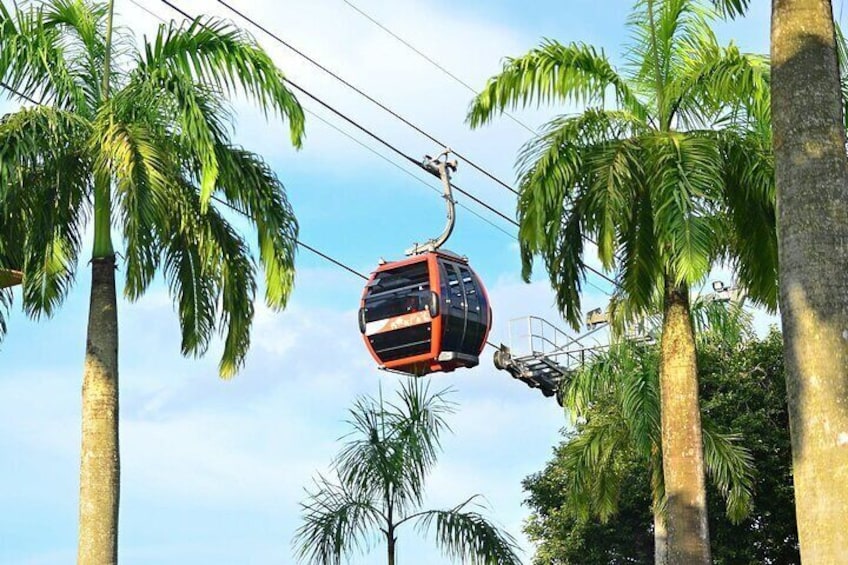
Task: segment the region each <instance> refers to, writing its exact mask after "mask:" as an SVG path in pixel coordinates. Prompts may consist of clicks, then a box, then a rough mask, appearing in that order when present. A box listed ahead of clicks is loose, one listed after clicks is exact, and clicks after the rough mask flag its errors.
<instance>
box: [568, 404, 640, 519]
mask: <svg viewBox="0 0 848 565" xmlns="http://www.w3.org/2000/svg"><path fill="white" fill-rule="evenodd" d="M602 402H603V401H602ZM629 440H630V433H629V431H628V425H627V422H626V421H625V420H624V419H623V417H622V414H621V413H620V412H619V411H617V410H615V409H612V410H609V411H604V410H595V411H593V416H592V418H590V419H589V420H588V421H587V422H585V423H584V424H582V425H580V426H579V427H578V433H577V435H576V436H575V437H574V438H573V439H572V440H571V441H569V442H568V443H567V444H566V445H565V446H564V447H563V448H562V464H563V465H564V466H565V467H566V469H567V472H566V473H565V476H566V477H567V478H568V481H567V483H566V484H565V485H564V486H565V493H566V495H567V497H568V500H569V504H571V505H572V506H573V507H574V508H575V510H577V512H578V513H579V514H580V515H582V516H583V519H585V520H588V519H589V518H590V517H591V516H598V518H600V519H601V521H604V522H605V521H607V520H608V519H609V518H610V517H611V516H613V515H614V514H615V513H616V512H617V511H618V501H619V497H620V493H621V487H622V475H621V473H620V471H621V468H620V466H619V465H618V463H619V461H618V458H619V456H621V455H622V454H623V453H624V452H625V451H627V450H628V449H629Z"/></svg>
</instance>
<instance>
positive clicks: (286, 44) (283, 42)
mask: <svg viewBox="0 0 848 565" xmlns="http://www.w3.org/2000/svg"><path fill="white" fill-rule="evenodd" d="M130 1H133V2H134V1H135V0H130ZM160 1H161V2H162V3H164V4H166V5H167V6H169V7H171V8H172V9H174V10H176V11H177V12H179V13H181V14H182V15H183V16H184V17H186V18H189V19H192V18H191V16H190V15H189V14H187V13H186V12H184V11H183V10H181V9H179V8H177V7H176V6H174V5H173V4H172V3H171V2H170V1H169V0H160ZM216 1H217V2H218V3H219V4H221V5H222V6H224V7H225V8H226V9H228V10H229V11H230V12H232V13H234V14H236V15H237V16H238V17H240V18H241V19H243V20H244V21H246V22H248V23H249V24H251V25H252V26H254V27H255V28H256V29H258V30H260V31H261V32H263V33H264V34H266V35H267V36H268V37H270V38H271V39H273V40H275V41H276V42H278V43H279V44H280V45H283V46H284V47H286V48H287V49H289V50H290V51H292V52H293V53H295V54H297V55H298V56H300V57H302V58H303V59H304V60H306V61H308V62H309V63H311V64H312V65H313V66H315V67H316V68H318V69H320V70H321V71H323V72H325V73H326V74H328V75H329V76H331V77H333V78H334V79H336V80H337V81H339V82H340V83H341V84H343V85H345V86H346V87H348V88H350V89H351V90H353V91H354V92H356V93H357V94H359V95H360V96H362V97H363V98H365V99H366V100H368V101H369V102H371V103H372V104H374V105H376V106H377V107H379V108H381V109H382V110H384V111H385V112H387V113H389V114H390V115H392V116H393V117H395V118H397V119H398V120H400V121H401V122H403V123H404V124H405V125H407V126H409V127H410V128H412V129H413V130H415V131H416V132H418V133H420V134H421V135H423V136H424V137H426V138H427V139H429V140H430V141H432V142H434V143H436V144H437V145H440V146H442V147H448V144H445V143H444V142H442V141H439V140H438V139H436V138H435V137H434V136H432V135H430V134H429V133H427V132H426V131H424V130H423V129H421V128H420V127H419V126H417V125H415V124H414V123H412V122H410V121H409V120H407V119H406V118H404V117H403V116H401V115H400V114H398V113H397V112H395V111H394V110H392V109H391V108H389V107H388V106H386V105H385V104H383V103H382V102H380V101H379V100H377V99H375V98H374V97H372V96H371V95H369V94H368V93H366V92H364V91H363V90H361V89H360V88H358V87H356V86H355V85H353V84H351V83H350V82H349V81H347V80H346V79H344V78H343V77H341V76H339V75H338V74H337V73H335V72H333V71H332V70H330V69H329V68H327V67H326V66H324V65H323V64H321V63H320V62H318V61H317V60H315V59H314V58H312V57H310V56H309V55H307V54H306V53H304V52H303V51H301V50H300V49H298V48H297V47H295V46H294V45H292V44H291V43H289V42H287V41H286V40H284V39H283V38H282V37H280V36H279V35H277V34H276V33H274V32H273V31H271V30H269V29H268V28H267V27H265V26H263V25H262V24H260V23H258V22H257V21H256V20H255V19H253V18H251V17H250V16H248V15H247V14H245V13H244V12H243V11H241V10H239V9H237V8H235V7H234V6H232V5H231V4H230V3H229V2H227V1H226V0H216ZM342 1H343V2H345V3H346V4H348V5H349V6H350V7H351V8H353V9H354V10H356V11H357V12H359V13H360V14H361V15H362V16H364V17H366V18H367V19H369V20H370V21H372V22H373V23H374V24H375V25H377V26H379V27H380V28H381V29H383V30H384V31H385V32H386V33H389V34H390V35H392V37H394V38H395V39H397V40H398V41H400V42H401V43H403V44H404V45H406V46H407V47H409V48H410V49H412V50H413V51H415V52H416V53H418V54H419V55H421V56H422V57H424V58H425V59H427V60H428V61H429V62H430V63H432V64H434V65H435V66H436V67H438V68H439V69H441V70H442V71H443V72H445V73H447V74H448V75H449V76H451V77H452V78H453V79H454V80H457V81H459V82H460V83H461V84H462V85H463V86H465V87H466V88H468V89H469V90H471V91H472V92H474V93H475V94H478V92H477V91H476V90H474V88H473V87H471V86H470V85H468V84H467V83H465V82H464V81H462V79H460V78H458V77H456V76H454V75H453V74H452V73H451V72H450V71H448V70H447V69H445V68H443V67H442V66H441V65H439V64H438V63H437V62H435V61H433V60H432V59H430V58H429V57H428V56H427V55H426V54H424V53H422V52H420V51H419V50H418V49H416V48H415V47H414V46H413V45H411V44H409V43H408V42H406V41H405V40H404V39H403V38H401V37H399V36H398V35H396V34H395V33H394V32H392V31H391V30H390V29H388V28H386V27H385V26H384V25H383V24H381V23H380V22H379V21H377V20H376V19H374V18H372V17H371V16H370V15H368V14H367V13H365V12H364V11H362V10H361V9H360V8H359V7H357V6H356V5H355V4H353V3H352V2H349V1H348V0H342ZM286 80H287V82H288V83H289V84H290V85H291V86H292V87H293V88H294V89H295V90H298V91H299V92H301V93H303V94H305V95H306V96H308V97H309V98H311V99H312V100H314V101H315V102H317V103H318V104H320V105H322V106H324V107H325V108H326V109H328V110H329V111H331V112H333V113H334V114H336V115H337V116H338V117H340V118H342V119H344V120H345V121H347V122H348V123H350V124H351V125H353V126H354V127H356V128H358V129H360V130H361V131H362V132H363V133H365V134H367V135H369V136H370V137H372V138H373V139H375V140H376V141H378V142H380V143H381V144H383V145H385V146H386V147H388V148H389V149H391V150H392V151H394V152H396V153H398V154H399V155H400V156H402V157H404V158H405V159H408V160H410V161H411V162H413V163H415V165H416V166H418V167H421V168H422V169H423V168H424V166H423V164H422V163H421V162H420V161H418V160H416V159H413V158H411V157H409V156H408V155H406V154H404V153H402V152H400V151H398V150H397V149H396V148H394V147H392V146H391V145H390V144H389V143H388V142H386V141H384V140H383V139H382V138H380V137H378V136H376V135H375V134H373V133H372V132H371V131H369V130H368V129H367V128H364V127H363V126H361V125H360V124H358V123H356V122H355V121H353V120H351V119H350V118H348V117H347V116H346V115H344V114H343V113H341V112H339V111H338V110H336V109H335V108H333V107H332V106H330V105H329V104H327V103H326V102H324V101H323V100H320V99H319V98H317V97H316V96H315V95H313V94H312V93H310V92H308V91H306V90H305V89H304V88H303V87H300V86H299V85H297V84H295V83H294V82H292V81H291V80H290V79H286ZM506 115H507V116H509V117H510V118H512V119H513V120H514V121H516V122H517V123H518V124H520V125H521V126H523V127H524V128H525V129H527V130H528V131H530V133H532V134H533V135H534V136H535V135H538V134H537V133H536V132H535V131H534V130H533V129H532V128H530V127H529V126H527V125H526V124H524V123H522V122H520V121H518V120H517V119H516V118H515V117H513V116H511V115H510V114H508V113H507V114H506ZM451 152H452V153H453V154H454V155H456V156H457V158H459V159H462V160H463V161H465V162H466V163H467V164H468V165H469V166H471V167H472V168H473V169H475V170H477V171H479V172H481V173H483V174H484V175H486V176H487V177H489V178H490V179H492V180H494V181H495V182H497V183H498V184H500V185H501V186H503V187H504V188H506V189H507V190H509V191H510V192H512V193H513V194H515V195H518V194H519V193H518V191H517V190H516V189H514V188H513V187H512V186H510V185H509V184H507V183H505V182H504V181H502V180H500V179H499V178H497V177H495V176H494V175H492V174H491V173H490V172H489V171H487V170H485V169H484V168H482V167H480V166H479V165H477V164H476V163H474V162H473V161H471V160H470V159H469V158H467V157H465V156H464V155H462V154H461V153H459V152H457V151H455V150H454V149H453V148H451ZM424 170H426V169H424ZM427 172H430V171H427ZM452 185H453V188H454V189H455V190H456V191H457V192H460V193H462V194H465V195H466V196H468V197H469V198H471V199H472V200H473V201H474V202H476V203H477V204H479V205H480V206H483V207H484V208H486V209H488V210H489V211H490V212H492V213H493V214H495V215H497V216H499V217H501V218H503V219H505V220H506V221H508V222H510V223H512V224H513V225H515V226H516V227H518V226H519V224H518V222H516V221H515V220H513V219H512V218H509V217H508V216H506V215H505V214H503V213H502V212H500V211H498V210H495V209H494V208H492V207H491V206H489V205H488V204H486V203H484V202H483V201H482V200H480V199H478V198H477V197H475V196H472V195H470V194H468V193H467V192H466V191H464V190H463V189H461V188H460V187H458V186H457V185H456V184H453V183H452ZM466 209H467V208H466ZM478 217H479V215H478ZM501 231H503V230H501ZM582 237H583V239H584V240H585V241H587V242H589V243H592V244H595V245H597V242H596V241H595V240H593V239H592V238H590V237H588V236H586V235H583V236H582ZM586 268H587V270H589V271H590V272H592V273H594V274H595V275H597V276H599V277H601V278H602V279H604V280H606V281H607V282H609V283H610V284H613V285H615V286H618V283H616V282H615V281H614V280H613V279H611V278H610V277H608V276H606V275H605V274H603V273H601V272H600V271H598V270H596V269H594V268H592V267H588V266H587V267H586ZM596 288H597V287H596Z"/></svg>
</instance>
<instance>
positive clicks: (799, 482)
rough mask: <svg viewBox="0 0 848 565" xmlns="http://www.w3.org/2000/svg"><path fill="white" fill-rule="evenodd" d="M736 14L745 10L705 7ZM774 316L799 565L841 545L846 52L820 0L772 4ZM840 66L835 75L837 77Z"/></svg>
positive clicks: (845, 499)
mask: <svg viewBox="0 0 848 565" xmlns="http://www.w3.org/2000/svg"><path fill="white" fill-rule="evenodd" d="M715 1H716V3H717V4H719V5H721V6H722V7H723V8H724V9H725V10H726V11H727V12H728V13H730V14H732V15H735V14H738V13H741V12H743V11H744V10H745V8H747V6H748V3H749V2H748V0H715ZM771 14H772V17H771V22H772V23H771V53H772V74H773V76H774V82H773V84H772V100H773V107H774V154H775V162H776V170H775V182H776V186H777V202H778V209H779V210H780V214H779V215H778V217H777V227H778V233H779V234H780V242H779V249H780V312H781V318H782V322H783V324H782V327H783V333H784V339H785V341H786V349H785V355H786V367H787V379H786V384H787V388H788V396H787V399H788V402H789V416H790V419H789V421H790V429H791V430H792V446H793V447H792V456H793V469H794V479H795V487H796V489H795V492H796V496H797V500H796V502H797V511H798V529H799V535H800V539H801V552H802V554H803V556H804V561H808V562H811V563H836V562H839V561H841V560H843V559H844V554H845V548H846V547H848V529H846V528H844V527H843V524H846V523H848V489H846V488H845V485H846V484H848V447H846V446H848V432H846V431H845V430H848V410H846V409H845V399H846V398H848V339H846V335H848V334H846V328H848V294H846V292H845V289H846V288H848V269H846V268H845V265H848V245H846V243H845V242H846V241H848V207H846V206H845V202H846V201H848V161H846V158H845V147H846V135H845V124H846V123H848V122H846V114H847V113H846V108H845V105H846V101H848V98H846V97H845V85H846V83H845V82H844V78H845V76H848V75H846V73H845V70H846V69H845V65H846V59H845V57H843V58H842V60H841V61H840V51H841V53H842V55H844V54H845V53H846V50H845V43H844V41H840V38H839V37H838V34H837V32H836V29H835V26H834V20H833V6H832V2H831V1H830V0H772V11H771ZM840 63H841V65H842V72H840Z"/></svg>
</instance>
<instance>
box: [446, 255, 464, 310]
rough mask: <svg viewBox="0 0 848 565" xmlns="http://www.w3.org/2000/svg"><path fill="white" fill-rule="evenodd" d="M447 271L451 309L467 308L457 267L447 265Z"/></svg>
mask: <svg viewBox="0 0 848 565" xmlns="http://www.w3.org/2000/svg"><path fill="white" fill-rule="evenodd" d="M445 271H447V284H448V298H449V299H450V303H451V307H453V308H459V309H460V310H461V309H463V308H465V300H464V296H463V293H462V285H461V282H462V281H461V280H460V275H459V272H458V271H457V269H456V266H455V265H453V264H451V263H445Z"/></svg>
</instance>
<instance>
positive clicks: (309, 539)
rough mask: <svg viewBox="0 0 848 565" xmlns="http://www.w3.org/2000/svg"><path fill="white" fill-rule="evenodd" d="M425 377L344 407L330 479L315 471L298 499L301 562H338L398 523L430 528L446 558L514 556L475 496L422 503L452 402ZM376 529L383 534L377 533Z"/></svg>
mask: <svg viewBox="0 0 848 565" xmlns="http://www.w3.org/2000/svg"><path fill="white" fill-rule="evenodd" d="M426 382H427V381H425V380H423V379H419V380H416V379H409V380H407V381H405V382H404V384H403V386H402V387H401V389H400V390H399V391H398V401H397V402H395V403H391V402H387V401H385V400H383V397H382V394H381V396H380V398H379V399H378V400H375V399H373V398H367V397H366V398H360V399H358V400H357V401H356V403H355V404H354V407H353V408H352V409H351V410H350V419H349V420H348V424H349V425H350V427H351V428H352V430H351V432H350V433H349V434H347V435H346V436H345V437H344V439H346V440H347V441H346V443H345V445H344V447H343V448H342V450H341V452H340V453H339V454H338V456H337V457H336V458H335V460H334V461H333V465H332V470H333V474H334V475H335V476H334V477H333V478H332V480H331V479H328V478H326V477H323V476H320V475H319V477H318V479H317V480H316V481H315V489H314V490H312V491H309V492H308V498H307V500H306V501H305V502H303V503H302V504H301V509H302V515H303V525H301V527H300V528H298V530H297V532H296V534H295V539H294V544H295V547H296V549H297V557H298V559H299V560H300V561H302V562H307V563H314V564H320V565H328V564H339V563H341V562H342V560H343V559H344V558H345V557H349V556H350V554H351V553H354V552H362V553H364V552H365V551H367V550H369V549H371V547H372V546H373V545H375V540H378V539H380V538H382V539H383V540H385V541H386V543H389V540H392V542H394V540H395V539H396V538H395V532H396V530H397V528H398V527H400V526H402V525H404V524H405V523H407V522H412V523H413V524H415V527H416V529H417V530H418V531H420V532H422V533H427V532H428V531H430V530H431V529H433V528H435V540H436V543H437V545H438V546H439V547H440V548H441V550H442V552H443V553H444V554H445V556H446V557H448V558H449V559H454V560H462V562H463V563H471V564H474V565H477V564H479V565H501V564H503V565H508V564H517V563H520V561H519V559H518V557H517V556H516V554H515V551H516V546H515V541H514V540H513V539H512V537H510V536H509V534H507V533H506V532H503V531H501V530H499V529H498V528H497V527H495V526H494V525H493V524H492V523H490V522H489V521H487V520H486V519H485V518H484V517H483V516H482V515H481V514H479V513H478V512H477V511H475V510H473V509H471V510H470V509H469V506H470V505H472V504H473V503H474V502H475V500H476V498H477V496H476V495H475V496H473V497H471V498H470V499H468V500H466V501H465V502H463V503H462V504H459V505H458V506H456V507H454V508H451V509H448V510H424V511H420V510H419V508H420V506H421V504H422V503H423V497H424V482H425V480H426V478H427V476H428V475H429V473H430V471H431V470H432V469H433V466H434V465H435V464H436V459H437V456H438V454H439V451H440V450H441V447H440V437H441V434H442V433H443V432H444V431H446V430H448V427H447V422H446V419H445V418H446V417H447V416H448V415H449V414H451V413H453V412H454V410H455V406H454V404H453V403H451V402H450V401H449V400H448V399H447V393H448V391H446V390H443V391H440V392H436V393H431V392H430V390H429V385H428V384H426ZM381 533H382V535H381Z"/></svg>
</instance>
